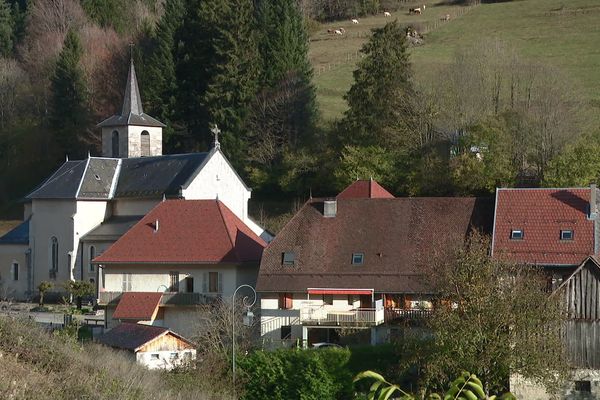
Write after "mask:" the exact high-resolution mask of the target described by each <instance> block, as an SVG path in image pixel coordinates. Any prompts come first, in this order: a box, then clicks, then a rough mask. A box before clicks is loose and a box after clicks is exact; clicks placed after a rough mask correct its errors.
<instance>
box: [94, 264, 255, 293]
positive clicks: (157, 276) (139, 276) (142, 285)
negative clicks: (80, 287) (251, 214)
mask: <svg viewBox="0 0 600 400" xmlns="http://www.w3.org/2000/svg"><path fill="white" fill-rule="evenodd" d="M237 268H246V267H245V266H244V267H237ZM256 271H257V269H256ZM170 272H178V273H179V291H180V292H185V290H186V282H185V278H186V277H187V276H190V277H193V278H194V292H195V293H206V294H216V293H210V292H209V291H208V290H206V291H204V287H203V286H204V285H203V280H204V273H205V272H219V273H221V274H222V275H221V276H222V278H223V283H222V286H223V291H222V293H221V295H222V296H223V297H230V296H231V295H232V294H233V292H234V290H235V288H236V287H237V286H236V283H237V282H238V279H237V273H236V266H235V265H146V264H144V265H106V266H104V267H103V271H102V274H101V275H102V276H103V277H104V285H103V290H104V291H106V292H121V291H122V290H123V274H131V291H133V292H164V291H168V288H169V285H170V277H169V273H170ZM245 276H249V275H248V274H245ZM240 281H241V282H243V280H240ZM252 282H256V275H254V277H253V278H252V281H251V282H249V283H252ZM243 283H246V282H243ZM206 287H207V288H208V283H207V285H206Z"/></svg>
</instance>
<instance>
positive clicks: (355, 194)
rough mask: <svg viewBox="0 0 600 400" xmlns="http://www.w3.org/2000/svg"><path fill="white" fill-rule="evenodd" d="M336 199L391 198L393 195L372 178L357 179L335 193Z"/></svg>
mask: <svg viewBox="0 0 600 400" xmlns="http://www.w3.org/2000/svg"><path fill="white" fill-rule="evenodd" d="M336 198H337V199H393V198H394V195H393V194H391V193H390V192H388V191H387V190H385V188H384V187H383V186H381V185H380V184H379V183H377V181H374V180H373V179H369V180H366V179H365V180H362V179H357V180H356V181H355V182H353V183H352V184H351V185H350V186H348V187H347V188H346V189H344V190H343V191H341V192H340V194H338V195H337V197H336Z"/></svg>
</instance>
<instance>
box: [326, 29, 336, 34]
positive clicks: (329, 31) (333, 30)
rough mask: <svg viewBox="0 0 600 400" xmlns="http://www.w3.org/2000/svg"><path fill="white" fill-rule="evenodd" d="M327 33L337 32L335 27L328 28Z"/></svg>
mask: <svg viewBox="0 0 600 400" xmlns="http://www.w3.org/2000/svg"><path fill="white" fill-rule="evenodd" d="M327 33H329V34H333V33H335V29H327Z"/></svg>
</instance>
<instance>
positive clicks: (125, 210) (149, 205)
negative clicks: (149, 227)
mask: <svg viewBox="0 0 600 400" xmlns="http://www.w3.org/2000/svg"><path fill="white" fill-rule="evenodd" d="M161 201H162V199H115V200H113V204H112V206H113V215H146V214H148V212H149V211H150V210H152V209H153V208H154V207H156V205H157V204H158V203H160V202H161Z"/></svg>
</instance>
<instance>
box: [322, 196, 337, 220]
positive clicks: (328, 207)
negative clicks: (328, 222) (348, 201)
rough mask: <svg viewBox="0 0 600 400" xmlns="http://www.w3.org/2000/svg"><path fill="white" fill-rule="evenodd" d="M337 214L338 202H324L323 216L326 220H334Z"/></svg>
mask: <svg viewBox="0 0 600 400" xmlns="http://www.w3.org/2000/svg"><path fill="white" fill-rule="evenodd" d="M336 214H337V201H336V200H325V201H324V202H323V216H324V217H325V218H333V217H335V215H336Z"/></svg>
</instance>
